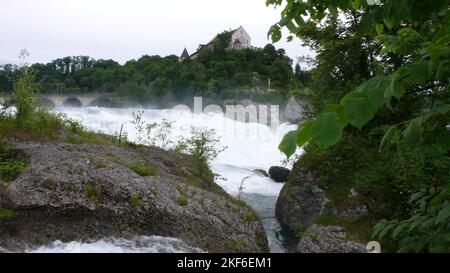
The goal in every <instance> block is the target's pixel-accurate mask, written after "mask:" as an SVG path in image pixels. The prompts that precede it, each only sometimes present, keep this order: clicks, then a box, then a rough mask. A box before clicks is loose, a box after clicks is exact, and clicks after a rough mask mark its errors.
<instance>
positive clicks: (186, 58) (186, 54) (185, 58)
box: [180, 47, 190, 61]
mask: <svg viewBox="0 0 450 273" xmlns="http://www.w3.org/2000/svg"><path fill="white" fill-rule="evenodd" d="M189 59H190V56H189V53H188V51H187V49H186V47H185V48H184V50H183V53H181V56H180V61H184V60H189Z"/></svg>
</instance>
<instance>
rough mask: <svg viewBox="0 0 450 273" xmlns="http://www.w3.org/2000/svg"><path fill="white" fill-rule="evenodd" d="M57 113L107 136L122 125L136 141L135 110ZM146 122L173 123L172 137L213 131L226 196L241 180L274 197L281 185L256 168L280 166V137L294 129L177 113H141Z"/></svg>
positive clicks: (253, 190)
mask: <svg viewBox="0 0 450 273" xmlns="http://www.w3.org/2000/svg"><path fill="white" fill-rule="evenodd" d="M57 111H59V112H62V113H65V114H67V115H68V116H69V117H70V118H73V119H75V120H78V121H80V122H81V123H83V124H84V125H85V126H87V127H88V128H90V129H93V130H96V131H101V132H103V133H106V134H114V133H115V132H118V131H119V130H120V127H121V125H122V124H123V126H124V131H125V132H127V134H128V138H129V139H130V140H132V141H135V140H136V139H137V132H136V130H135V128H134V125H133V124H132V123H131V120H132V113H133V112H136V111H138V109H112V108H98V107H89V108H61V109H57ZM143 119H144V120H145V121H146V122H161V121H162V120H163V119H167V120H170V121H174V126H173V131H172V137H173V139H177V137H178V136H185V137H186V136H189V135H190V134H191V128H192V127H206V128H208V129H214V130H215V132H216V134H217V135H218V136H219V138H220V142H221V144H222V145H224V146H226V147H227V149H226V150H225V151H223V152H222V153H220V154H219V156H218V157H217V158H216V159H215V160H214V162H212V168H213V171H214V172H216V173H218V174H220V175H221V176H222V177H224V178H226V180H219V181H218V183H219V185H220V186H222V187H223V188H224V189H225V190H226V191H227V192H228V193H230V194H232V195H236V194H237V192H238V188H239V186H240V184H241V181H242V179H243V178H245V177H248V176H251V178H250V179H248V180H246V182H245V192H246V193H258V194H264V195H270V196H277V195H278V194H279V192H280V190H281V188H282V184H279V183H275V182H273V181H272V180H271V179H268V178H264V177H258V176H256V175H255V173H254V172H252V171H253V170H255V169H263V170H268V169H269V168H270V167H271V166H273V165H280V163H281V161H282V160H283V159H284V155H283V154H282V153H281V152H280V151H279V150H278V149H277V147H278V144H279V143H280V141H281V139H282V137H283V136H284V134H285V133H287V132H288V131H290V130H294V129H295V128H296V127H295V126H293V125H288V124H286V123H284V124H281V125H280V127H279V128H278V129H277V130H275V131H274V130H272V129H271V128H270V127H269V126H267V125H264V124H258V123H243V122H237V121H234V120H231V119H228V118H226V117H224V116H223V115H219V114H202V113H200V114H193V113H191V112H186V111H180V110H169V109H166V110H148V109H147V110H144V114H143Z"/></svg>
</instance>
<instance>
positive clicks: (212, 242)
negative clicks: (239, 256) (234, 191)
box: [0, 142, 268, 252]
mask: <svg viewBox="0 0 450 273" xmlns="http://www.w3.org/2000/svg"><path fill="white" fill-rule="evenodd" d="M13 145H14V146H15V148H16V149H17V150H19V151H21V152H22V153H23V154H24V155H26V157H27V159H28V161H29V164H28V167H27V168H26V169H25V171H24V172H23V173H22V174H21V175H20V176H19V177H18V178H17V179H16V180H14V181H12V182H4V181H0V200H1V203H2V209H3V210H4V211H8V212H10V213H9V214H8V217H3V216H2V217H0V247H2V248H4V249H11V250H15V251H21V250H23V249H24V247H25V246H28V247H33V246H34V247H36V246H41V245H46V244H49V243H52V242H53V241H56V240H61V241H63V242H68V241H73V240H76V241H83V242H86V241H95V240H99V239H102V238H105V237H123V238H132V237H134V236H140V235H143V236H147V235H159V236H167V237H176V238H179V239H181V240H183V241H184V242H186V243H188V244H189V245H192V246H194V247H199V248H201V249H204V250H207V251H212V252H261V251H263V252H264V251H267V250H268V244H267V238H266V235H265V232H264V229H263V226H262V224H261V221H260V220H259V219H258V217H254V215H255V213H254V212H253V211H252V210H251V209H250V208H249V207H247V206H245V205H243V204H242V203H241V202H237V201H236V200H235V199H233V198H231V197H230V196H229V195H228V194H227V193H226V192H224V191H223V190H222V189H221V188H220V187H219V186H217V185H216V184H215V183H214V181H213V176H212V174H211V172H210V171H208V170H206V171H205V168H202V171H201V172H200V171H199V170H198V167H195V166H198V165H196V164H193V162H191V158H190V157H188V156H184V155H178V154H172V153H169V152H166V151H164V150H161V149H158V148H151V147H148V148H145V147H138V148H124V147H114V146H106V145H105V146H103V145H87V144H82V145H74V144H66V143H29V142H27V143H25V142H20V143H15V144H13ZM136 162H139V164H137V163H136ZM136 164H137V165H138V166H139V165H141V167H142V166H145V167H143V169H144V170H138V169H137V168H136V167H133V165H136ZM136 171H137V172H139V173H141V174H145V175H148V176H141V175H139V174H138V173H137V172H136Z"/></svg>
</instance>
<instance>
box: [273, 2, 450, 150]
mask: <svg viewBox="0 0 450 273" xmlns="http://www.w3.org/2000/svg"><path fill="white" fill-rule="evenodd" d="M282 2H284V1H279V0H269V1H267V3H268V4H275V5H279V4H281V3H282ZM287 2H288V5H287V7H286V8H285V9H284V10H283V12H282V20H281V21H280V22H279V23H278V24H276V25H274V26H273V27H272V29H271V31H270V35H271V36H272V39H273V40H274V42H276V41H278V40H279V39H280V38H281V36H280V35H281V33H280V28H281V27H287V28H288V29H289V30H290V31H291V32H292V33H294V34H295V33H297V32H298V31H300V30H301V29H302V28H304V27H306V26H307V22H312V23H316V24H318V23H319V21H320V20H322V19H323V18H324V17H325V16H326V13H325V11H326V10H328V12H329V13H330V14H331V16H332V17H334V18H337V11H338V10H341V11H342V12H349V11H354V12H359V13H361V17H360V18H358V19H359V20H361V24H360V26H359V32H360V34H359V35H363V34H366V35H368V36H371V35H373V36H375V39H376V41H377V42H378V43H379V44H381V45H382V50H381V52H379V55H380V56H381V57H383V56H385V55H399V56H400V57H401V58H402V59H400V61H399V62H398V65H397V67H395V69H390V71H387V73H378V75H376V76H373V77H371V78H370V80H368V81H365V82H363V83H362V84H360V85H359V86H358V87H357V88H356V89H354V90H353V91H351V92H349V93H347V94H346V95H345V96H344V97H343V98H342V99H341V100H340V102H339V103H337V104H330V105H328V106H327V107H326V108H325V110H324V111H323V112H322V113H320V114H318V115H317V117H316V118H315V119H313V120H311V121H310V122H308V123H306V124H303V125H302V126H300V127H299V130H297V131H294V132H291V133H290V134H289V135H288V136H287V137H286V138H285V139H284V141H283V145H281V146H280V148H281V149H282V151H283V152H284V153H286V155H287V156H291V155H292V154H293V153H294V152H295V149H296V146H302V145H304V144H305V143H306V142H308V141H310V140H312V141H314V142H316V143H317V144H318V145H319V146H320V147H321V148H327V147H329V146H331V145H334V144H336V143H337V142H338V141H339V139H340V138H341V136H342V131H343V129H344V128H345V127H347V126H354V127H356V128H359V129H361V128H362V127H363V126H364V125H366V124H367V123H368V122H369V121H370V120H372V119H373V118H374V116H375V114H376V113H377V111H378V110H380V109H381V108H382V107H383V106H385V107H387V108H388V109H393V107H395V104H396V103H397V102H398V101H399V100H400V99H402V98H403V97H404V96H405V95H407V94H411V95H412V94H416V95H419V96H423V94H424V93H426V94H427V95H428V96H427V97H432V101H430V103H428V104H426V101H424V104H423V105H422V107H421V109H417V115H416V116H412V117H409V119H407V120H405V121H404V122H402V123H398V124H393V125H391V127H389V129H388V130H387V132H386V135H385V140H387V139H389V138H390V137H391V136H392V135H399V136H400V139H402V140H403V141H404V142H405V143H406V144H407V145H409V146H411V147H414V146H416V145H418V144H420V143H421V141H422V139H421V138H422V137H424V136H426V134H428V133H430V132H431V131H433V133H432V134H433V135H435V136H436V135H439V136H442V137H439V138H435V139H433V138H429V139H428V140H429V141H432V142H433V143H437V144H438V145H441V146H442V147H444V148H450V147H449V146H448V144H449V137H450V135H449V133H448V131H447V129H446V127H445V125H447V124H436V125H439V127H436V126H430V125H429V124H430V123H433V122H434V119H435V118H439V116H442V115H448V112H449V111H450V104H448V97H445V96H444V97H442V94H443V93H445V92H448V82H449V77H450V63H449V62H450V61H449V60H450V45H449V44H450V26H449V23H448V22H449V21H450V11H449V10H448V4H449V1H412V0H402V1H383V5H381V6H368V5H367V3H363V2H364V1H361V3H360V2H359V1H358V2H356V1H355V2H353V1H340V3H339V4H337V2H336V1H327V2H329V3H328V5H322V3H319V1H312V0H310V1H307V2H293V1H287ZM428 2H429V3H428ZM352 3H355V5H350V4H352ZM304 13H308V14H310V18H309V19H308V20H306V21H305V18H303V17H302V15H301V14H304ZM363 22H364V24H363ZM376 54H378V52H377V53H376ZM403 56H408V58H406V57H403ZM418 99H420V98H418ZM430 127H431V128H430ZM294 134H295V135H297V138H294Z"/></svg>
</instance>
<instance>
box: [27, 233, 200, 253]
mask: <svg viewBox="0 0 450 273" xmlns="http://www.w3.org/2000/svg"><path fill="white" fill-rule="evenodd" d="M27 252H29V253H55V252H59V253H103V252H109V253H202V252H204V251H202V250H201V249H199V248H195V247H191V246H189V245H187V244H185V243H184V242H183V241H181V240H179V239H176V238H169V237H160V236H139V237H136V238H133V239H124V238H105V239H102V240H99V241H96V242H92V243H79V242H69V243H63V242H61V241H56V242H54V243H53V244H51V245H49V246H42V247H39V248H37V249H29V250H28V251H27Z"/></svg>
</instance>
